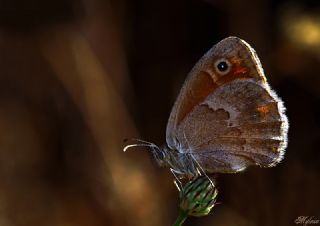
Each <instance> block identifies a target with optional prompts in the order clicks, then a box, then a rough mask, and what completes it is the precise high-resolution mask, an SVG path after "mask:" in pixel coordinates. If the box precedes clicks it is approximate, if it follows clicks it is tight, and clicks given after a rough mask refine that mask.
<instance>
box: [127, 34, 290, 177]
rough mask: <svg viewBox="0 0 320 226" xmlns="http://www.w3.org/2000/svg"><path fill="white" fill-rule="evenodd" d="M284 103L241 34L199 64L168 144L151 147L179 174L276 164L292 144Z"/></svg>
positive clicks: (170, 124) (180, 103) (176, 106)
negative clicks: (290, 143) (288, 137)
mask: <svg viewBox="0 0 320 226" xmlns="http://www.w3.org/2000/svg"><path fill="white" fill-rule="evenodd" d="M287 133H288V120H287V117H286V115H285V108H284V106H283V102H282V101H281V100H280V98H279V97H278V96H277V94H276V93H275V92H274V91H273V90H272V89H271V88H270V86H269V84H268V83H267V80H266V77H265V76H264V72H263V69H262V66H261V64H260V60H259V58H258V56H257V55H256V52H255V51H254V49H253V48H252V47H251V46H250V45H249V44H248V43H246V42H245V41H243V40H241V39H239V38H237V37H228V38H226V39H224V40H222V41H220V42H219V43H218V44H216V45H214V46H213V47H212V48H211V49H210V50H209V51H208V52H207V53H206V54H205V55H204V56H203V57H202V58H201V59H200V60H199V62H198V63H197V64H196V65H195V66H194V68H193V69H192V71H191V72H190V73H189V75H188V77H187V78H186V81H185V82H184V84H183V86H182V89H181V91H180V94H179V96H178V98H177V100H176V102H175V104H174V106H173V109H172V112H171V114H170V117H169V121H168V124H167V131H166V141H167V145H165V146H164V147H163V148H159V147H157V146H156V145H154V144H152V143H148V142H144V141H142V143H140V144H134V145H127V146H126V147H125V149H124V151H125V150H126V149H128V148H130V147H133V146H148V147H150V148H151V150H152V153H153V155H154V157H155V159H156V161H157V163H158V164H159V165H160V166H168V167H170V169H171V171H172V172H173V173H174V174H175V175H176V176H177V177H179V178H180V177H188V178H190V177H196V176H198V175H200V174H202V173H204V174H207V173H235V172H239V171H242V170H244V169H245V168H247V167H248V166H250V165H259V166H261V167H271V166H275V165H276V164H277V163H279V162H280V161H281V160H282V158H283V156H284V153H285V148H286V147H287Z"/></svg>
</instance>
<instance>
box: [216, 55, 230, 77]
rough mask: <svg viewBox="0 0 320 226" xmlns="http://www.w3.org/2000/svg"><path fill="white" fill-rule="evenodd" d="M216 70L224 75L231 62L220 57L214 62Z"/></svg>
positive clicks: (228, 69)
mask: <svg viewBox="0 0 320 226" xmlns="http://www.w3.org/2000/svg"><path fill="white" fill-rule="evenodd" d="M214 65H215V67H216V71H217V72H218V73H219V74H221V75H225V74H227V73H228V72H229V71H230V68H231V64H230V62H229V61H228V60H227V59H220V60H217V61H216V62H215V64H214Z"/></svg>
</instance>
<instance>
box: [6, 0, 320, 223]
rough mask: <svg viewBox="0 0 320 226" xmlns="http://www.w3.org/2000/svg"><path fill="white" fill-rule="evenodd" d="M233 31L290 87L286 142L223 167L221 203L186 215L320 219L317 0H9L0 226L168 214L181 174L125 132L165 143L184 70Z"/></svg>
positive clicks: (154, 218)
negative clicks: (283, 149)
mask: <svg viewBox="0 0 320 226" xmlns="http://www.w3.org/2000/svg"><path fill="white" fill-rule="evenodd" d="M230 35H235V36H238V37H240V38H243V39H244V40H246V41H247V42H249V43H250V44H251V45H252V46H253V47H254V48H255V49H256V51H257V52H258V54H259V56H260V59H261V61H262V64H263V65H264V69H265V73H266V75H267V78H268V79H269V82H270V83H271V85H272V87H274V88H275V90H276V91H277V92H278V94H279V95H280V96H281V97H282V98H283V100H284V102H285V105H286V107H287V109H288V110H287V113H288V116H289V120H290V125H291V126H290V131H289V147H288V150H287V154H286V157H285V159H284V161H283V162H282V164H280V165H279V166H277V167H275V168H272V169H260V168H258V167H252V168H250V169H248V170H247V171H245V172H243V173H240V174H235V175H222V176H220V178H219V181H218V187H219V190H220V194H219V198H218V199H219V202H221V204H220V205H218V206H216V207H215V208H214V210H213V212H212V214H211V215H210V216H207V217H203V218H190V219H189V220H188V221H187V222H186V223H185V225H215V226H219V225H221V226H222V225H234V226H254V225H268V226H269V225H271V226H272V225H295V223H294V220H295V219H296V218H297V217H299V216H310V217H311V216H314V218H315V219H320V207H319V203H320V198H319V187H320V180H319V179H320V171H319V170H320V167H319V164H320V154H319V153H320V151H319V145H320V119H319V115H320V107H319V104H320V4H319V1H309V0H308V1H284V0H280V1H279V0H261V1H249V0H242V1H231V0H228V1H223V0H216V1H215V0H206V1H205V0H203V1H200V0H188V1H169V0H162V1H151V0H149V1H147V0H145V1H142V0H137V1H126V0H118V1H115V0H113V1H112V0H110V1H107V0H83V1H74V0H47V1H41V0H32V1H22V0H11V1H9V0H0V226H20V225H21V226H31V225H32V226H33V225H44V226H51V225H52V226H56V225H59V226H74V225H77V226H82V225H83V226H85V225H92V226H100V225H101V226H102V225H110V226H112V225H119V226H122V225H124V226H125V225H133V226H134V225H139V226H143V225H146V226H147V225H154V226H160V225H171V224H172V223H173V222H174V220H175V218H176V216H177V214H178V192H177V190H176V189H175V187H174V185H173V183H172V181H173V177H172V175H171V174H170V173H169V170H168V169H159V168H158V167H156V166H155V164H153V162H152V160H151V158H150V156H149V155H148V153H147V152H146V151H138V150H137V151H131V152H127V153H125V154H124V153H123V152H122V146H123V139H124V138H128V137H129V138H130V137H139V138H142V139H145V140H149V141H152V142H155V143H156V144H159V145H161V144H162V143H163V142H164V141H165V127H166V122H167V119H168V116H169V113H170V110H171V107H172V105H173V102H174V100H175V98H176V95H177V93H178V92H179V89H180V87H181V85H182V82H183V80H184V78H185V77H186V75H187V73H188V71H189V70H190V69H191V68H192V66H193V65H194V64H195V62H196V61H197V60H198V59H199V58H200V57H201V56H202V55H203V54H204V53H205V52H206V51H207V50H208V49H209V48H210V47H211V46H212V45H213V44H215V43H216V42H218V41H220V40H221V39H223V38H225V37H227V36H230Z"/></svg>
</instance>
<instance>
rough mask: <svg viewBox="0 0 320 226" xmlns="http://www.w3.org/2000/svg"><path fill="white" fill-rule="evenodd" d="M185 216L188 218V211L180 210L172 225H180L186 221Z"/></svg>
mask: <svg viewBox="0 0 320 226" xmlns="http://www.w3.org/2000/svg"><path fill="white" fill-rule="evenodd" d="M187 218H188V213H187V212H186V211H182V210H180V213H179V216H178V218H177V220H176V222H174V224H173V225H172V226H181V225H182V224H183V223H184V222H185V221H186V219H187Z"/></svg>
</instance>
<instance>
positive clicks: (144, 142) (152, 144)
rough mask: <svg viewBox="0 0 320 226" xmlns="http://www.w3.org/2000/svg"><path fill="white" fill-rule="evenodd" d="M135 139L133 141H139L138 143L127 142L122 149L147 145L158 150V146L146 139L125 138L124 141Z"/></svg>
mask: <svg viewBox="0 0 320 226" xmlns="http://www.w3.org/2000/svg"><path fill="white" fill-rule="evenodd" d="M129 140H130V141H135V142H140V143H136V144H128V145H126V146H125V147H124V148H123V151H124V152H126V151H127V150H128V149H129V148H134V147H148V148H151V149H152V148H156V149H158V150H160V148H159V147H158V146H157V145H155V144H154V143H151V142H148V141H144V140H140V139H135V138H132V139H125V140H124V142H128V141H129Z"/></svg>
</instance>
